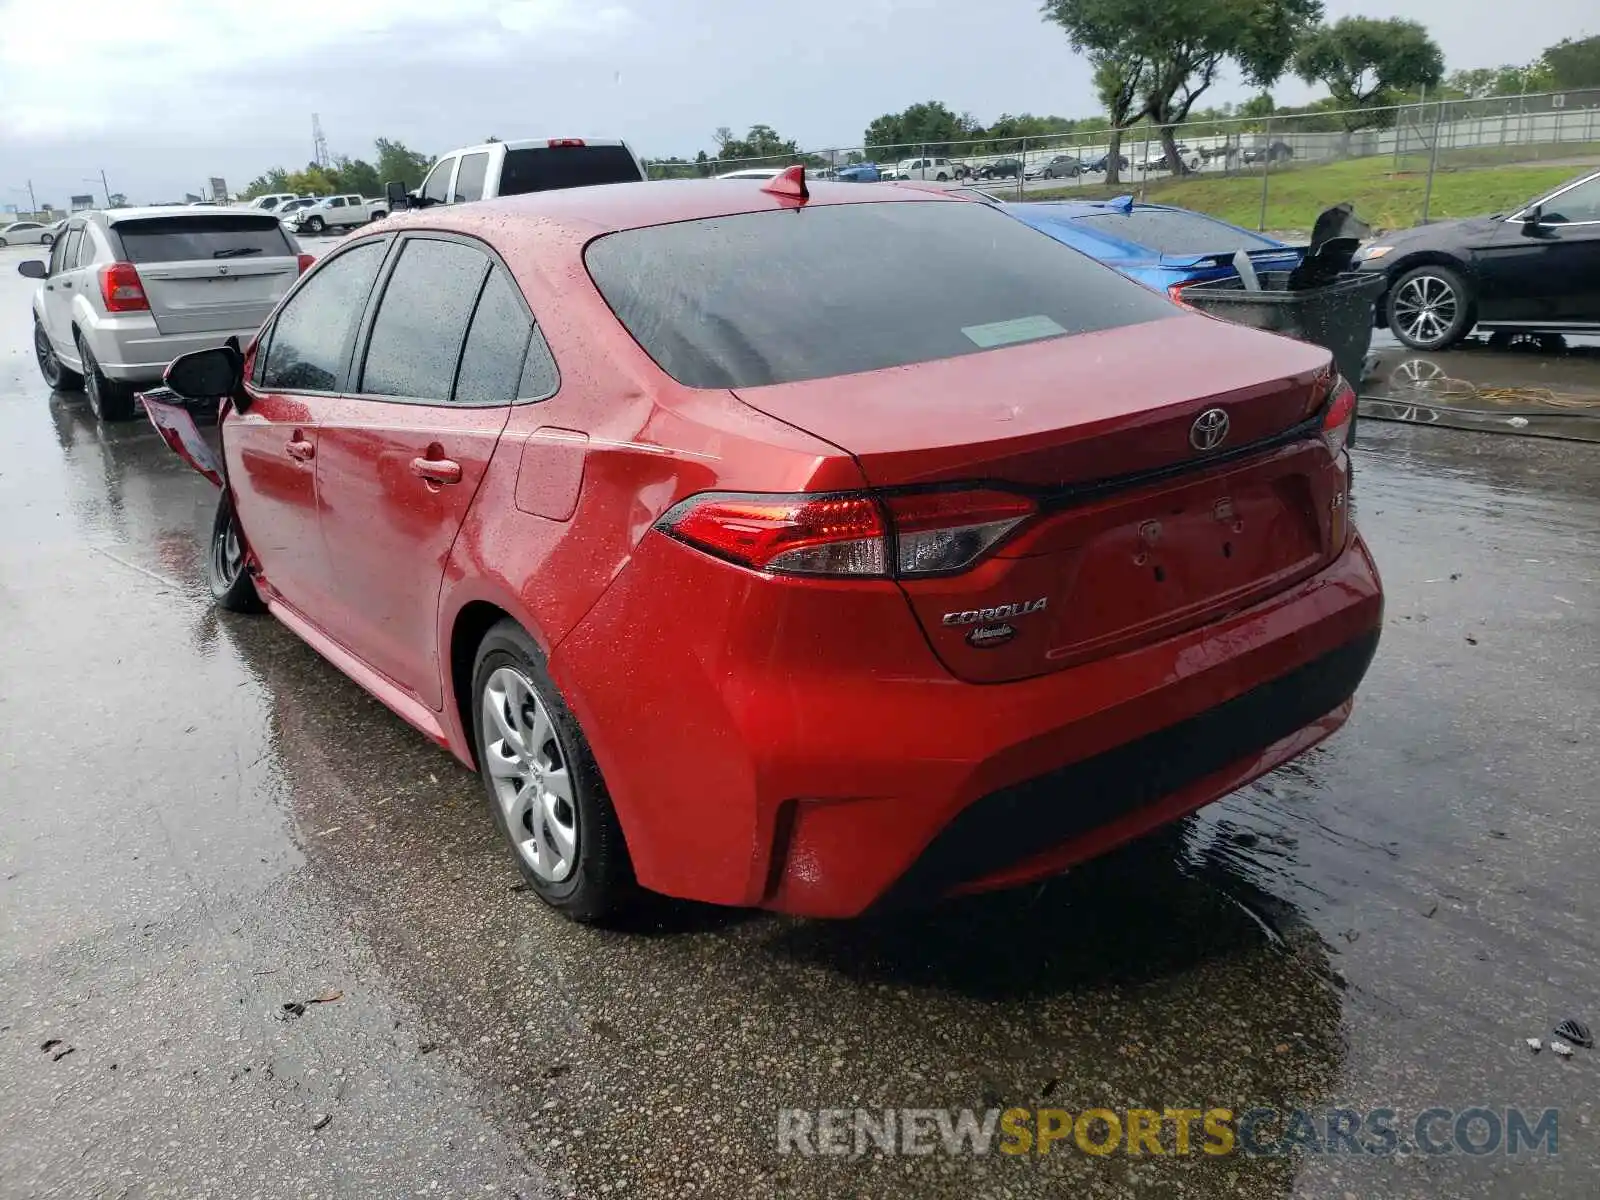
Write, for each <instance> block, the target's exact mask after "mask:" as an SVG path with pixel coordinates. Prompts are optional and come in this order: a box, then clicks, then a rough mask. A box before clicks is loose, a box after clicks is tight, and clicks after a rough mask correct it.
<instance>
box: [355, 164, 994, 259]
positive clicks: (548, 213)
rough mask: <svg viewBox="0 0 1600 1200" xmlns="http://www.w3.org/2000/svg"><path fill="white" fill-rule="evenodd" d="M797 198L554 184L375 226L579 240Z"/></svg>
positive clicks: (882, 190) (865, 193)
mask: <svg viewBox="0 0 1600 1200" xmlns="http://www.w3.org/2000/svg"><path fill="white" fill-rule="evenodd" d="M807 187H808V190H809V191H810V194H811V198H810V200H809V201H808V202H807V207H810V208H820V207H826V206H831V205H837V204H869V203H877V204H896V203H900V204H905V203H921V204H929V203H932V204H942V203H948V204H966V203H970V201H967V200H964V199H961V198H960V197H954V196H952V197H945V196H941V195H936V194H933V193H930V192H921V191H906V190H902V189H900V188H896V187H894V186H892V185H890V184H876V183H829V182H826V181H823V180H818V181H816V182H810V183H808V184H807ZM796 203H797V202H796V201H795V200H794V199H792V198H790V197H788V196H777V195H773V194H772V193H771V192H769V191H767V190H766V189H765V188H754V187H752V188H745V187H728V186H727V185H726V184H725V183H724V182H723V181H721V180H716V179H668V180H655V181H651V182H639V183H608V184H598V185H595V186H592V187H575V188H552V189H550V190H549V191H543V192H530V193H528V194H526V195H520V196H503V197H500V198H499V199H495V200H477V201H473V202H472V203H469V204H451V205H435V206H430V207H428V208H424V209H413V210H411V211H409V212H404V213H400V214H397V215H395V216H391V217H389V218H388V220H386V221H384V222H382V223H381V224H379V225H377V226H374V227H373V232H374V233H378V232H389V231H393V230H397V229H408V228H412V229H438V230H444V231H454V232H459V233H464V234H468V235H470V236H474V237H482V238H484V239H485V240H488V241H491V242H494V243H496V244H497V245H498V244H499V243H500V242H502V241H505V242H508V243H509V242H520V243H523V244H528V243H531V242H534V241H538V242H543V243H545V244H547V245H548V244H553V243H577V244H579V245H581V244H582V243H584V242H587V241H589V240H590V239H591V238H595V237H599V236H600V235H602V234H607V233H616V232H618V231H619V230H623V229H637V228H640V227H642V226H647V225H670V224H673V223H675V222H678V221H698V220H703V219H705V218H707V217H727V216H734V215H736V214H739V213H751V212H777V211H782V210H785V209H793V208H794V207H795V206H796Z"/></svg>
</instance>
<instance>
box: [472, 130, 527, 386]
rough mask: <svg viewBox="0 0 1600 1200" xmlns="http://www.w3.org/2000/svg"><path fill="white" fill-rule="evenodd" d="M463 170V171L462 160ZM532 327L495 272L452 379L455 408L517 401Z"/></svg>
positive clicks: (506, 280)
mask: <svg viewBox="0 0 1600 1200" xmlns="http://www.w3.org/2000/svg"><path fill="white" fill-rule="evenodd" d="M462 161H463V166H465V160H462ZM532 332H533V322H532V321H530V320H528V313H527V310H526V309H524V308H523V305H522V298H521V296H520V295H519V294H518V292H517V285H516V284H515V283H513V282H512V281H511V277H510V276H508V275H507V274H506V273H505V272H504V271H503V270H501V269H500V268H498V267H496V268H495V269H494V270H493V271H492V272H491V273H490V275H489V282H488V283H486V284H484V287H483V295H482V296H481V297H480V298H479V300H478V311H477V312H475V313H474V314H473V316H472V329H471V330H470V331H469V332H468V334H467V345H466V348H465V349H464V350H463V351H462V353H461V371H460V373H459V374H458V375H457V376H456V390H455V400H456V403H458V404H510V403H511V401H513V400H515V399H516V398H517V386H518V384H519V382H520V381H521V379H522V361H523V356H524V355H525V354H526V353H527V349H528V335H529V334H531V333H532Z"/></svg>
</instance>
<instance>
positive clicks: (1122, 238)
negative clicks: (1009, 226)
mask: <svg viewBox="0 0 1600 1200" xmlns="http://www.w3.org/2000/svg"><path fill="white" fill-rule="evenodd" d="M998 207H999V208H1000V209H1001V211H1003V212H1006V213H1009V214H1010V215H1011V216H1013V217H1015V218H1016V219H1017V220H1019V221H1021V222H1022V223H1023V224H1025V225H1031V226H1032V227H1033V228H1034V229H1037V230H1038V231H1039V232H1040V233H1044V234H1048V235H1049V236H1050V237H1053V238H1055V240H1056V241H1058V242H1062V243H1064V244H1065V245H1068V246H1071V247H1072V248H1073V249H1074V250H1081V251H1083V252H1084V253H1085V254H1087V255H1088V256H1089V257H1090V258H1095V259H1098V260H1099V261H1101V262H1103V263H1105V264H1106V265H1107V266H1109V267H1114V268H1116V269H1117V270H1118V271H1121V272H1122V273H1123V274H1124V275H1127V276H1129V277H1131V278H1133V279H1137V280H1138V281H1139V282H1140V283H1142V284H1144V285H1146V286H1147V287H1151V288H1154V289H1155V290H1156V291H1159V292H1165V293H1167V294H1168V295H1169V296H1173V297H1174V298H1176V296H1177V293H1178V291H1179V290H1180V289H1182V288H1183V287H1185V286H1186V285H1188V284H1191V283H1201V282H1204V281H1207V280H1212V279H1227V278H1229V277H1231V276H1236V275H1238V273H1239V272H1238V269H1237V268H1236V267H1235V266H1234V265H1233V256H1234V254H1235V253H1236V252H1238V251H1240V250H1243V251H1245V253H1247V254H1248V255H1249V256H1250V263H1251V265H1252V266H1253V267H1254V268H1255V270H1256V271H1257V272H1258V273H1260V272H1262V271H1292V270H1293V269H1294V268H1295V267H1296V266H1298V265H1299V263H1300V260H1301V258H1302V257H1304V255H1305V249H1304V247H1300V246H1286V245H1284V244H1283V243H1282V242H1278V241H1274V240H1273V239H1272V238H1269V237H1263V236H1262V235H1261V234H1259V233H1254V232H1252V231H1250V230H1248V229H1240V228H1239V227H1238V226H1237V225H1229V224H1228V223H1227V222H1226V221H1219V220H1217V219H1216V218H1215V217H1208V216H1206V215H1205V214H1204V213H1197V212H1190V211H1189V210H1188V209H1186V208H1172V207H1170V206H1168V205H1165V204H1137V203H1135V202H1134V199H1133V197H1132V196H1120V197H1118V198H1117V199H1115V200H1059V201H1042V202H1033V203H1029V202H1026V201H1024V202H1022V203H1019V204H1001V205H999V206H998Z"/></svg>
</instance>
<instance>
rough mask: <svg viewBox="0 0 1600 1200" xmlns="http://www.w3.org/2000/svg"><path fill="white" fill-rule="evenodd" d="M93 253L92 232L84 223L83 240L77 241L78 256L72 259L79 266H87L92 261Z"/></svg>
mask: <svg viewBox="0 0 1600 1200" xmlns="http://www.w3.org/2000/svg"><path fill="white" fill-rule="evenodd" d="M94 254H95V250H94V232H93V231H92V230H91V229H90V228H89V226H87V225H85V226H84V227H83V240H82V241H81V242H79V243H78V257H77V258H76V259H75V260H74V261H75V262H76V264H77V265H78V266H80V267H87V266H89V265H90V264H91V263H93V262H94Z"/></svg>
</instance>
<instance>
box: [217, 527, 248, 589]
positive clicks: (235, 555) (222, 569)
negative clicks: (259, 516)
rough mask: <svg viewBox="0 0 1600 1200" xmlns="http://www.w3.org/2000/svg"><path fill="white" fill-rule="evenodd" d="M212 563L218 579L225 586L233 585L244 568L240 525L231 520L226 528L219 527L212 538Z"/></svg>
mask: <svg viewBox="0 0 1600 1200" xmlns="http://www.w3.org/2000/svg"><path fill="white" fill-rule="evenodd" d="M211 563H212V566H213V567H214V568H215V569H216V575H217V579H218V580H219V581H220V582H221V583H223V584H224V586H225V587H232V586H233V582H234V580H236V579H238V578H239V572H240V571H242V570H244V547H243V546H241V545H240V544H239V527H238V525H237V524H235V523H234V522H233V521H229V522H228V525H227V528H226V529H219V530H217V531H216V533H215V534H213V535H212V538H211Z"/></svg>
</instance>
